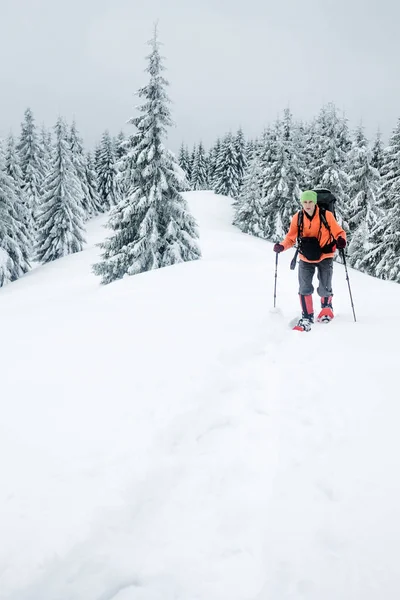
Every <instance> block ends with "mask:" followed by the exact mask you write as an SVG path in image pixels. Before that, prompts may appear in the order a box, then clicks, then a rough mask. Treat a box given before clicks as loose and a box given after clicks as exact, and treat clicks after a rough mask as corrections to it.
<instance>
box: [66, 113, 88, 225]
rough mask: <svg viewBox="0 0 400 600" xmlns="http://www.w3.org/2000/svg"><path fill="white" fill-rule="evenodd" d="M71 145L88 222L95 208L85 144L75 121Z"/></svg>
mask: <svg viewBox="0 0 400 600" xmlns="http://www.w3.org/2000/svg"><path fill="white" fill-rule="evenodd" d="M69 145H70V149H71V160H72V164H73V166H74V167H75V171H76V176H77V178H78V180H79V183H80V184H81V188H82V193H81V206H82V210H83V212H84V215H85V221H87V220H88V219H89V218H90V217H91V216H92V215H93V207H92V204H91V198H90V195H89V190H88V186H87V177H86V164H85V161H86V157H85V155H84V152H83V142H82V139H81V138H80V136H79V133H78V130H77V128H76V123H75V121H73V123H72V125H71V129H70V132H69Z"/></svg>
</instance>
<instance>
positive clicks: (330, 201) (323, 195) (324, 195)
mask: <svg viewBox="0 0 400 600" xmlns="http://www.w3.org/2000/svg"><path fill="white" fill-rule="evenodd" d="M313 191H314V192H316V194H317V205H318V206H319V216H320V231H321V227H322V225H324V227H326V229H327V230H328V231H329V235H330V237H331V241H330V242H329V243H328V244H326V245H325V246H324V248H323V249H322V253H325V254H328V253H330V252H332V251H333V247H334V246H335V238H334V237H333V235H332V233H331V229H330V227H329V224H328V221H327V220H326V216H325V213H326V211H327V210H329V211H330V212H331V213H333V216H334V217H335V219H336V213H335V203H336V198H335V196H334V195H333V194H332V192H331V191H330V190H325V189H322V188H321V189H318V188H316V189H314V190H313ZM302 232H303V211H302V210H299V212H298V213H297V249H296V253H295V255H294V257H293V259H292V261H291V263H290V268H291V269H292V270H293V269H295V267H296V261H297V255H298V253H299V251H300V246H301V239H302V235H301V234H302Z"/></svg>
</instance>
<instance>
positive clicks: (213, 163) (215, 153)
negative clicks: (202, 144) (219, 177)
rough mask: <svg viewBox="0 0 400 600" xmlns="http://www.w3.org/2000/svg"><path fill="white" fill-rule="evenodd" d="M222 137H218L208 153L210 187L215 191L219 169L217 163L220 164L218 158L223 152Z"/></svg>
mask: <svg viewBox="0 0 400 600" xmlns="http://www.w3.org/2000/svg"><path fill="white" fill-rule="evenodd" d="M221 145H222V144H221V139H220V138H217V140H216V142H215V144H214V146H212V147H211V148H210V150H209V153H208V160H207V165H208V181H209V183H210V189H212V190H214V191H215V187H216V171H217V164H218V158H219V155H220V152H221Z"/></svg>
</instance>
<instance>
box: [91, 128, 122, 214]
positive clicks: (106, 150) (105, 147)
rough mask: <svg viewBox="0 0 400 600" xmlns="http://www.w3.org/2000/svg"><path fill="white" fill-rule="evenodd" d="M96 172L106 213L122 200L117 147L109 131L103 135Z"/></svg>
mask: <svg viewBox="0 0 400 600" xmlns="http://www.w3.org/2000/svg"><path fill="white" fill-rule="evenodd" d="M96 170H97V177H98V190H99V196H100V201H101V204H102V206H103V207H104V210H105V211H106V210H109V209H110V208H111V207H112V206H115V205H116V204H117V203H118V201H119V199H120V189H119V185H118V180H117V173H118V169H117V166H116V156H115V145H114V144H113V140H112V138H111V136H110V133H109V131H105V132H104V133H103V136H102V139H101V143H100V149H99V152H98V156H97V164H96Z"/></svg>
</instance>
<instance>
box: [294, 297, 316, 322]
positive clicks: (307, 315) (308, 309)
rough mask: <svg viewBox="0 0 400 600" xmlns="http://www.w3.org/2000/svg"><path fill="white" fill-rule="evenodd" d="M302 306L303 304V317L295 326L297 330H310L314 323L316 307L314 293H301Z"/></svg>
mask: <svg viewBox="0 0 400 600" xmlns="http://www.w3.org/2000/svg"><path fill="white" fill-rule="evenodd" d="M299 297H300V306H301V311H302V314H301V319H299V321H298V323H297V325H296V326H295V327H294V328H293V329H295V330H296V331H310V330H311V324H312V323H314V308H313V300H312V295H311V294H310V295H308V296H304V295H302V294H299Z"/></svg>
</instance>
